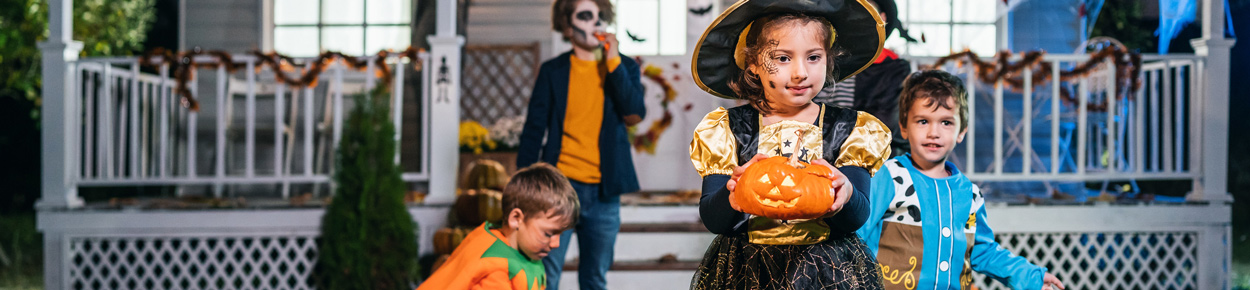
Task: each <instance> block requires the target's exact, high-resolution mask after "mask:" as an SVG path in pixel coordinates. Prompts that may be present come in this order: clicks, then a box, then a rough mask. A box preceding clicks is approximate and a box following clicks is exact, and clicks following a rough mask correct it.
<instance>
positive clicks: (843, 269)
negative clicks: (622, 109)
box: [690, 0, 890, 289]
mask: <svg viewBox="0 0 1250 290" xmlns="http://www.w3.org/2000/svg"><path fill="white" fill-rule="evenodd" d="M865 1H866V0H843V1H839V0H809V1H793V0H741V1H739V2H738V3H735V4H734V5H733V6H730V7H729V9H727V10H726V11H725V12H724V13H722V14H721V15H720V17H719V18H717V20H716V21H715V22H713V24H712V25H711V26H710V27H708V29H707V30H706V31H705V32H704V33H703V37H702V38H701V39H700V40H699V43H698V45H697V46H696V47H695V55H694V59H693V60H692V61H693V62H694V63H693V64H692V65H691V67H692V73H693V74H694V77H695V81H696V83H697V84H698V85H699V86H700V87H701V88H702V89H704V90H705V91H707V92H708V93H711V94H713V95H715V96H718V97H722V98H734V99H742V100H746V101H747V102H749V105H743V106H739V107H735V108H730V109H724V108H718V109H716V110H714V111H712V112H711V113H708V114H707V116H705V117H704V118H703V120H702V121H701V122H700V124H699V125H698V126H697V127H696V129H695V132H694V140H693V141H691V143H690V159H691V161H692V162H693V164H694V167H695V170H696V171H698V172H699V175H700V176H702V177H703V195H702V197H701V199H700V201H699V213H700V217H701V218H702V220H703V224H704V226H706V227H707V228H708V230H709V231H711V232H712V233H716V234H718V236H717V237H716V238H715V239H714V240H713V241H712V244H711V245H710V246H708V250H707V253H706V254H705V255H704V257H703V261H702V264H701V265H700V266H699V269H698V270H697V271H696V273H695V276H694V278H693V280H692V281H691V284H692V285H691V287H692V289H881V288H882V285H881V272H880V269H879V268H878V266H877V263H876V262H875V261H874V259H873V258H872V254H871V252H869V251H868V249H867V247H866V246H865V245H864V242H863V240H861V239H860V238H859V237H858V236H857V235H856V234H855V230H857V229H859V227H860V226H861V225H863V224H864V222H865V220H866V219H867V218H868V216H867V214H868V210H869V203H868V200H867V196H868V194H867V192H868V184H869V180H870V179H871V177H872V174H873V172H875V171H876V170H877V169H878V168H879V167H880V166H881V164H882V162H883V161H884V159H885V158H888V157H889V155H890V146H889V142H890V131H889V129H887V127H886V125H885V124H883V123H882V122H881V121H879V120H877V118H875V117H873V116H872V115H870V114H867V113H863V112H858V111H855V110H851V109H846V108H842V107H835V106H828V105H825V104H820V103H814V102H812V98H813V97H815V96H816V93H817V92H819V91H820V90H821V88H823V87H824V86H826V85H829V84H831V83H834V82H836V81H838V80H842V79H846V78H847V77H850V76H851V75H854V74H855V73H858V72H859V71H861V70H863V69H864V68H866V67H868V66H869V65H871V64H872V61H873V60H874V59H876V57H877V55H878V54H879V53H880V51H881V48H882V42H884V39H885V33H884V32H885V24H884V23H883V22H882V21H881V19H880V18H879V16H878V13H877V12H876V10H875V9H873V8H871V6H870V5H868V4H867V3H866V2H865ZM808 133H811V134H808ZM794 154H797V155H798V156H797V157H796V156H794ZM769 156H788V157H793V158H795V159H798V160H799V161H803V162H808V163H810V166H826V167H829V169H832V171H833V174H832V177H831V178H830V179H831V181H832V182H831V186H830V192H829V194H831V195H833V196H834V197H833V198H834V202H833V204H832V206H831V207H830V208H829V209H828V211H827V213H826V214H824V215H823V216H821V217H819V218H814V219H793V220H777V219H771V218H767V217H763V216H754V215H750V214H747V213H744V212H742V211H741V210H739V208H740V207H738V204H732V203H731V202H730V200H731V195H733V193H732V192H734V189H735V187H736V186H737V185H738V184H739V180H738V179H739V177H741V176H742V175H743V172H744V171H745V170H746V168H748V167H750V166H751V165H752V164H754V163H755V162H756V161H758V160H761V159H763V158H765V157H769ZM787 180H789V179H787ZM761 181H762V179H761ZM778 182H780V184H783V185H784V183H785V182H782V181H778ZM761 201H762V202H761V203H764V202H763V200H761ZM784 202H786V201H784V200H783V201H782V203H783V204H784ZM799 202H802V200H800V201H799ZM791 206H793V205H791Z"/></svg>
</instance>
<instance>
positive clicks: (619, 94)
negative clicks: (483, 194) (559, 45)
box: [517, 0, 646, 289]
mask: <svg viewBox="0 0 1250 290" xmlns="http://www.w3.org/2000/svg"><path fill="white" fill-rule="evenodd" d="M614 17H615V15H614V13H613V7H612V4H611V2H609V0H556V1H555V3H554V4H553V5H552V29H553V30H555V31H556V32H559V33H561V34H562V35H563V36H564V39H565V40H567V41H569V42H570V43H572V44H573V49H571V50H570V51H568V52H565V53H563V54H561V55H559V56H556V57H555V58H552V59H550V60H548V61H546V62H544V63H543V64H542V67H541V68H540V69H539V72H538V79H537V80H536V81H535V83H534V90H533V92H532V94H531V95H530V101H529V107H528V111H527V112H526V119H525V126H524V129H523V130H522V131H521V144H520V147H519V148H518V152H517V167H518V168H522V167H525V166H528V165H530V164H533V163H536V162H539V161H542V162H547V163H550V164H555V165H556V167H557V168H559V169H560V170H561V171H562V172H563V173H564V174H565V175H566V176H568V178H569V181H570V183H571V184H572V185H573V189H574V190H575V191H576V192H577V197H578V199H579V202H580V203H581V212H580V213H579V216H578V220H579V222H578V224H577V226H576V227H575V228H573V229H570V230H568V231H565V232H564V233H562V234H561V235H560V245H561V246H560V247H559V248H556V249H552V251H551V253H550V254H549V256H547V257H546V258H544V259H543V264H544V266H545V267H546V271H547V281H548V284H547V285H548V286H547V288H548V289H557V288H558V286H559V285H558V284H559V281H560V274H561V272H562V271H563V268H564V257H565V253H566V251H567V249H568V248H567V246H566V245H568V243H569V239H570V237H571V236H572V234H573V232H574V231H576V232H577V236H578V246H579V247H578V248H579V249H580V251H581V253H579V257H580V258H579V259H580V263H579V265H578V282H579V286H580V288H581V289H604V288H605V287H606V286H607V280H606V278H605V277H606V275H607V271H608V267H609V266H611V264H612V258H613V254H614V251H613V248H614V247H615V243H616V234H617V232H618V231H619V230H620V226H621V218H620V206H621V203H620V194H622V193H627V192H635V191H638V189H639V186H638V177H637V174H636V173H635V171H634V164H633V156H632V155H631V154H632V153H631V150H630V148H631V147H630V144H629V139H628V135H627V134H626V131H625V127H626V126H629V125H633V124H637V123H638V122H640V121H641V120H642V119H643V118H644V117H645V115H646V109H645V108H644V106H643V97H642V93H643V87H642V83H641V78H640V76H639V74H640V71H641V70H640V69H639V67H638V63H636V62H634V61H633V60H632V59H630V58H629V57H625V56H623V55H621V54H620V53H619V52H618V51H617V47H619V45H617V44H618V43H617V40H616V36H615V35H613V34H611V33H603V31H602V30H603V29H604V27H605V26H606V25H607V24H609V23H611V22H612V20H613V18H614ZM596 33H600V36H602V37H603V38H602V40H600V38H597V37H596Z"/></svg>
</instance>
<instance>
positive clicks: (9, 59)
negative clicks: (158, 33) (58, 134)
mask: <svg viewBox="0 0 1250 290" xmlns="http://www.w3.org/2000/svg"><path fill="white" fill-rule="evenodd" d="M154 3H155V1H154V0H75V1H74V7H73V9H74V13H73V14H74V29H73V33H74V36H73V37H74V40H77V41H81V42H82V43H83V50H82V52H80V53H79V55H80V56H84V57H85V56H105V55H133V54H137V53H139V52H141V51H142V50H143V49H144V47H143V41H144V40H146V39H147V34H148V30H149V28H150V27H151V25H152V22H153V21H155V20H156V10H155V8H154V6H153V5H154ZM0 7H5V8H4V9H0V97H5V98H19V99H22V100H25V101H26V102H27V104H29V105H30V106H31V110H30V117H31V118H32V119H39V105H40V103H42V100H41V98H40V88H41V87H42V86H41V82H42V81H41V74H40V73H41V70H40V67H39V63H40V61H41V59H42V57H40V50H39V48H38V47H36V44H37V43H38V42H40V41H44V40H46V39H47V38H48V3H47V1H46V0H0Z"/></svg>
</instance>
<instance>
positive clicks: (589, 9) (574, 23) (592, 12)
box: [569, 0, 604, 49]
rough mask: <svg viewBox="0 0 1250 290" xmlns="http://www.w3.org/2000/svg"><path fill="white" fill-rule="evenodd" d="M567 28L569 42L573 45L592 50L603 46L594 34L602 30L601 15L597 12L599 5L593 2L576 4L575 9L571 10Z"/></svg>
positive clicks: (584, 0)
mask: <svg viewBox="0 0 1250 290" xmlns="http://www.w3.org/2000/svg"><path fill="white" fill-rule="evenodd" d="M569 22H571V23H569V24H571V25H569V27H570V29H571V30H572V35H569V41H571V42H573V44H574V45H578V46H581V47H583V48H588V49H593V48H599V47H600V46H603V43H601V41H599V39H598V38H595V36H594V33H595V32H602V31H603V29H604V23H603V15H602V13H601V12H600V11H599V5H596V4H595V2H594V1H590V0H582V1H578V2H577V8H576V9H573V15H571V17H569Z"/></svg>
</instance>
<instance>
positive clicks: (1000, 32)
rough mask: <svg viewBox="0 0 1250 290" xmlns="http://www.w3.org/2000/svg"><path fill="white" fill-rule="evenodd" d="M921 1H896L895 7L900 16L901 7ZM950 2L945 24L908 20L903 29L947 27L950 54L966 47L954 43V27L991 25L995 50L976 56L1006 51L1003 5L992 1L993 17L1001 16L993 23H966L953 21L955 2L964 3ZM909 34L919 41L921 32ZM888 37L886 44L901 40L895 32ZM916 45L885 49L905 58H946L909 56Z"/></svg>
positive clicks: (1007, 32) (1005, 14) (1008, 34)
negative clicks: (929, 26) (897, 7)
mask: <svg viewBox="0 0 1250 290" xmlns="http://www.w3.org/2000/svg"><path fill="white" fill-rule="evenodd" d="M922 1H926V0H896V2H895V3H896V5H898V6H899V7H900V9H899V10H900V14H901V13H902V11H904V10H905V9H902V7H903V6H904V5H911V4H912V2H922ZM950 1H951V9H950V15H949V18H948V20H947V21H945V22H937V21H911V20H910V19H908V20H906V21H903V27H905V28H909V29H910V28H913V27H914V26H916V25H944V26H947V27H948V28H947V29H949V30H950V31H951V33H950V35H948V40H947V41H948V42H949V43H950V44H949V45H950V47H949V49H950V51H951V52H952V53H957V52H960V51H963V49H964V48H965V46H966V45H967V44H963V43H956V40H955V33H954V31H955V27H956V26H957V25H986V24H992V25H993V26H994V49H995V51H989V52H987V51H979V52H977V54H978V55H980V56H991V55H993V54H994V53H995V52H997V51H999V50H1003V49H1007V48H1008V47H1009V46H1010V41H1008V38H1009V37H1010V33H1009V31H1010V30H1009V29H1008V28H1009V22H1010V21H1008V18H1009V14H1007V13H1005V12H1007V11H1006V8H1005V7H1004V6H1003V5H1001V4H998V3H999V2H998V1H994V3H995V4H996V5H995V6H994V13H995V15H1002V17H997V18H996V19H994V21H993V22H966V21H955V7H958V5H955V2H958V1H964V0H950ZM908 8H910V7H908ZM906 11H910V9H906ZM899 18H900V19H902V18H903V16H901V15H900V16H899ZM890 21H894V20H893V19H891V20H890ZM910 32H911V37H912V38H915V39H916V40H917V41H919V40H920V39H921V31H918V30H912V31H910ZM889 37H890V38H889V39H890V40H891V41H888V42H896V40H895V39H896V38H897V39H901V37H899V36H898V32H897V31H896V32H894V34H893V35H892V36H889ZM917 45H921V44H919V43H905V44H904V45H903V46H902V47H890V45H887V46H886V47H887V48H891V49H893V50H895V52H896V53H898V54H899V55H905V56H920V57H941V56H946V55H913V54H911V49H912V47H914V46H917Z"/></svg>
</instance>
